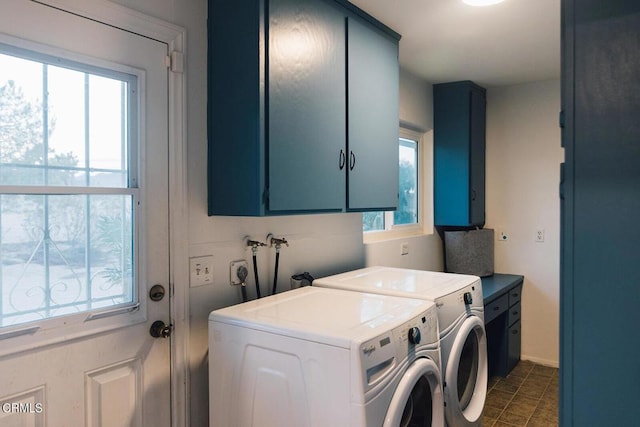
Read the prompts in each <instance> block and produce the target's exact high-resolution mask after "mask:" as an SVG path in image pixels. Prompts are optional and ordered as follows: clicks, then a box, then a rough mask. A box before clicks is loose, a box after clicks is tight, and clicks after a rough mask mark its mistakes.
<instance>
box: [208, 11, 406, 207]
mask: <svg viewBox="0 0 640 427" xmlns="http://www.w3.org/2000/svg"><path fill="white" fill-rule="evenodd" d="M208 4H209V14H208V28H209V38H208V40H209V57H208V68H209V70H208V77H209V78H208V82H209V89H208V90H209V92H208V115H207V118H208V148H209V151H208V171H209V175H208V199H209V214H210V215H243V216H245V215H248V216H261V215H281V214H294V213H313V212H344V211H365V210H382V209H385V210H387V209H395V208H396V207H397V203H398V129H399V118H398V91H399V89H398V86H399V68H398V40H399V38H400V36H399V35H398V34H397V33H395V32H394V31H393V30H391V29H389V28H388V27H386V26H385V25H383V24H381V23H380V22H378V21H376V20H375V19H373V18H372V17H371V16H369V15H367V14H366V13H364V12H363V11H361V10H360V9H358V8H357V7H355V6H353V5H352V4H351V3H349V2H347V1H343V0H239V1H234V2H229V1H221V0H209V3H208Z"/></svg>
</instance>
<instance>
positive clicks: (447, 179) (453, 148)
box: [433, 81, 486, 227]
mask: <svg viewBox="0 0 640 427" xmlns="http://www.w3.org/2000/svg"><path fill="white" fill-rule="evenodd" d="M433 121H434V123H433V131H434V209H435V214H434V221H435V225H437V226H460V227H467V226H482V225H484V221H485V129H486V90H485V89H484V88H482V87H480V86H478V85H476V84H475V83H473V82H470V81H461V82H453V83H443V84H436V85H433Z"/></svg>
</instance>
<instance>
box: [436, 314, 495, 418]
mask: <svg viewBox="0 0 640 427" xmlns="http://www.w3.org/2000/svg"><path fill="white" fill-rule="evenodd" d="M487 380H488V372H487V337H486V334H485V330H484V323H483V322H482V319H481V318H480V317H478V316H470V317H467V319H466V320H465V321H464V322H463V323H462V325H461V326H460V329H459V330H458V333H457V334H456V338H455V340H454V342H453V346H452V347H451V352H450V353H449V358H448V361H447V368H446V372H445V387H444V395H445V402H446V407H445V410H446V416H447V425H448V426H450V427H468V426H479V425H480V422H481V421H482V409H483V408H484V403H485V400H486V396H487Z"/></svg>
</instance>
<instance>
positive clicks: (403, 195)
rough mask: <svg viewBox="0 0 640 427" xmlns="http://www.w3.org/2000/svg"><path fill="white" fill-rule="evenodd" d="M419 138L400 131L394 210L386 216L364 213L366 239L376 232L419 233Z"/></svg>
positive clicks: (420, 160) (385, 213) (420, 161)
mask: <svg viewBox="0 0 640 427" xmlns="http://www.w3.org/2000/svg"><path fill="white" fill-rule="evenodd" d="M421 140H422V138H421V135H420V134H418V133H416V132H412V131H408V130H406V129H401V130H400V138H399V139H398V161H399V189H398V196H399V200H398V209H397V210H395V211H388V212H382V211H379V212H364V213H363V215H362V230H363V232H364V233H365V236H366V235H370V234H376V233H378V234H379V233H380V232H391V231H399V230H400V231H402V230H414V231H420V232H421V231H422V228H421V227H422V224H421V223H422V212H420V210H421V207H422V206H423V203H422V202H423V201H422V200H421V198H422V197H423V194H424V192H423V189H422V188H421V179H420V177H421V171H422V169H423V166H424V165H423V164H422V159H423V158H424V156H423V153H421V149H422V147H421V144H422V141H421Z"/></svg>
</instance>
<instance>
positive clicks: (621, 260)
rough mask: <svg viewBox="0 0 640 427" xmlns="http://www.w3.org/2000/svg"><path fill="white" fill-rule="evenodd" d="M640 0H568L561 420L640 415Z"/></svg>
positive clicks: (621, 420) (632, 421)
mask: <svg viewBox="0 0 640 427" xmlns="http://www.w3.org/2000/svg"><path fill="white" fill-rule="evenodd" d="M638 76H640V2H638V1H625V0H563V2H562V113H561V126H562V127H563V129H562V142H563V145H564V148H565V163H564V165H563V167H562V170H561V171H562V173H561V176H562V178H561V179H562V182H561V187H560V189H561V292H560V304H561V319H560V320H561V331H560V332H561V333H560V336H561V343H560V425H562V426H565V427H570V426H576V427H581V426H604V425H611V426H631V425H638V420H640V405H638V399H639V398H640V363H638V354H639V353H640V333H639V332H638V330H639V328H640V310H639V309H638V307H640V268H639V266H638V264H639V261H640V250H639V249H638V247H639V246H638V242H640V227H639V226H638V220H639V219H640V120H638V118H639V117H640V79H639V77H638Z"/></svg>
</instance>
